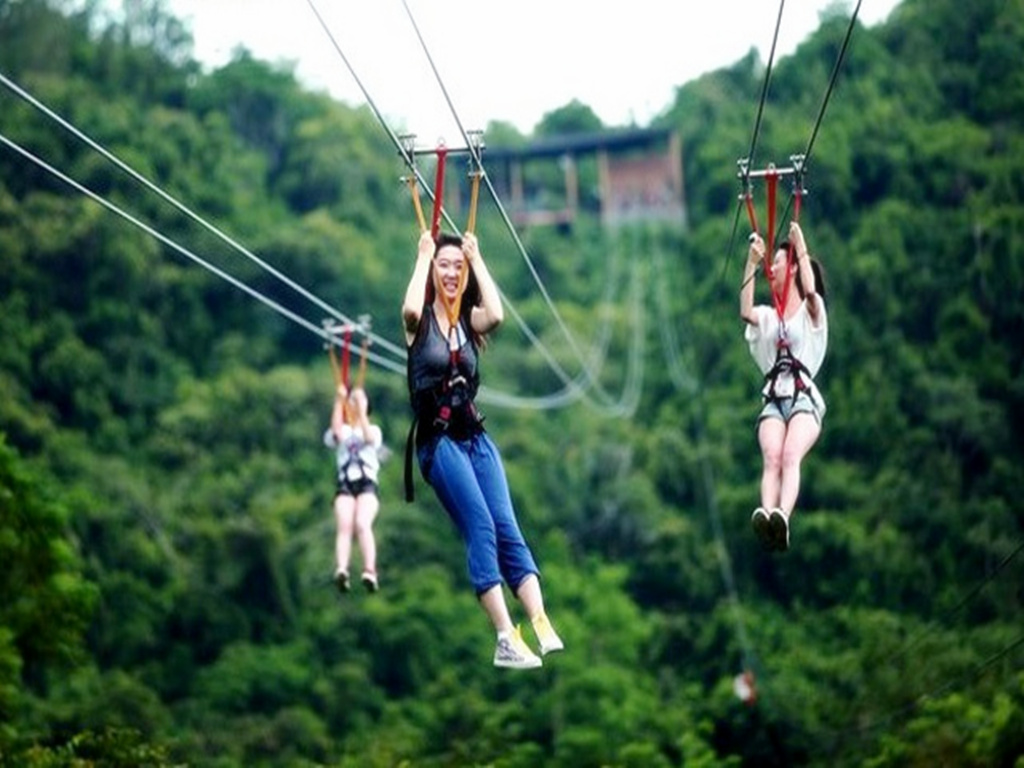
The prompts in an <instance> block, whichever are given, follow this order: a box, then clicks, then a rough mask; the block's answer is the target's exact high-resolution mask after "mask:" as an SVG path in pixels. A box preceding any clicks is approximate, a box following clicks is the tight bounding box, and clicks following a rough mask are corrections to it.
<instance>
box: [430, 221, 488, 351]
mask: <svg viewBox="0 0 1024 768" xmlns="http://www.w3.org/2000/svg"><path fill="white" fill-rule="evenodd" d="M450 245H452V246H455V247H456V248H459V249H460V250H461V248H462V237H461V236H459V235H456V234H452V233H451V232H440V233H438V236H437V240H436V241H435V243H434V257H435V258H436V257H437V254H438V251H440V250H441V249H442V248H445V247H447V246H450ZM466 269H469V265H468V264H467V265H466ZM480 301H481V296H480V283H478V282H477V279H476V275H475V274H473V270H472V269H469V275H468V278H467V280H466V290H465V291H464V292H463V294H462V304H461V305H460V306H459V318H460V319H461V320H463V321H464V322H465V324H466V328H469V329H472V328H473V325H472V323H471V322H470V313H471V312H472V311H473V307H475V306H478V305H479V304H480ZM426 303H427V304H433V303H434V263H433V260H431V263H430V276H429V277H428V278H427V294H426ZM473 341H474V342H475V343H476V345H477V347H479V348H481V349H482V348H483V347H484V346H485V345H486V341H485V339H484V337H483V335H482V334H479V333H476V332H475V331H473Z"/></svg>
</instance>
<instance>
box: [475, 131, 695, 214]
mask: <svg viewBox="0 0 1024 768" xmlns="http://www.w3.org/2000/svg"><path fill="white" fill-rule="evenodd" d="M483 162H484V168H485V169H486V170H487V174H488V176H489V178H490V179H491V182H492V184H494V186H495V189H496V190H497V192H498V194H499V195H500V196H501V198H502V200H503V202H504V204H505V205H506V208H507V210H508V213H509V215H510V216H511V217H512V220H513V221H514V222H515V223H516V224H517V225H518V226H525V227H529V226H543V225H561V226H571V225H572V223H573V222H574V221H575V220H576V217H577V216H579V215H580V214H581V212H582V213H589V214H597V215H599V216H600V220H601V222H602V224H603V225H604V226H607V227H618V226H622V225H624V224H630V223H635V222H643V221H661V222H670V223H676V224H678V225H679V226H681V227H683V228H684V229H685V227H686V202H685V194H684V188H683V160H682V143H681V140H680V138H679V135H678V133H676V132H675V131H670V130H657V129H629V130H621V131H606V132H599V133H587V134H574V135H566V136H558V137H554V138H551V139H543V140H540V141H535V142H532V143H530V144H527V145H525V146H523V147H516V148H508V147H494V146H486V147H485V149H484V153H483ZM581 178H582V179H583V180H584V186H583V188H582V190H581Z"/></svg>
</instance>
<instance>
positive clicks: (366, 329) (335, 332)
mask: <svg viewBox="0 0 1024 768" xmlns="http://www.w3.org/2000/svg"><path fill="white" fill-rule="evenodd" d="M372 322H373V318H372V317H371V316H370V315H360V316H359V322H356V323H339V322H337V321H336V320H333V319H330V318H329V319H326V320H322V321H321V322H320V324H321V325H322V326H323V329H324V332H326V333H327V334H328V335H329V336H331V337H332V338H333V337H341V336H344V334H346V333H349V334H351V333H352V332H356V333H358V334H360V335H361V336H369V334H370V326H371V324H372ZM330 344H331V342H329V341H324V346H328V345H330Z"/></svg>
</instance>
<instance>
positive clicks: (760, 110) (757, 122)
mask: <svg viewBox="0 0 1024 768" xmlns="http://www.w3.org/2000/svg"><path fill="white" fill-rule="evenodd" d="M785 7H786V0H779V14H778V16H777V17H776V19H775V33H774V34H773V35H772V47H771V49H770V50H769V52H768V66H767V67H766V68H765V71H764V81H763V82H762V83H761V97H760V98H759V99H758V102H757V116H756V117H755V118H754V130H753V133H752V134H751V136H750V149H749V150H748V151H747V164H748V165H747V167H748V168H749V167H750V164H751V163H753V162H754V153H755V151H756V150H757V140H758V138H759V137H760V135H761V119H762V117H763V116H764V107H765V103H766V102H767V101H768V85H769V83H770V82H771V79H772V68H773V67H774V65H775V46H776V45H777V43H778V42H779V29H780V28H781V27H782V11H783V9H784V8H785ZM749 183H750V182H749V180H748V182H747V184H748V185H749ZM748 188H749V186H748ZM742 210H743V203H742V200H737V201H736V215H735V216H734V217H733V221H732V234H731V235H729V247H728V248H727V249H726V251H725V264H724V265H723V267H722V279H723V280H724V279H725V275H726V272H728V270H729V259H731V258H732V249H733V248H734V247H735V246H736V232H737V231H738V230H739V226H740V212H741V211H742Z"/></svg>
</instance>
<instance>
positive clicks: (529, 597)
mask: <svg viewBox="0 0 1024 768" xmlns="http://www.w3.org/2000/svg"><path fill="white" fill-rule="evenodd" d="M516 597H518V598H519V601H520V602H521V603H522V604H523V607H524V608H525V609H526V615H527V616H529V617H530V620H531V621H532V620H533V619H536V618H537V617H538V616H542V615H543V614H544V597H543V596H542V595H541V591H540V579H538V578H537V577H536V576H535V575H534V574H532V573H531V574H530V575H529V576H527V577H526V578H525V579H523V581H522V583H521V584H520V585H519V589H518V591H517V592H516Z"/></svg>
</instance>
